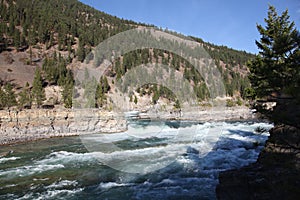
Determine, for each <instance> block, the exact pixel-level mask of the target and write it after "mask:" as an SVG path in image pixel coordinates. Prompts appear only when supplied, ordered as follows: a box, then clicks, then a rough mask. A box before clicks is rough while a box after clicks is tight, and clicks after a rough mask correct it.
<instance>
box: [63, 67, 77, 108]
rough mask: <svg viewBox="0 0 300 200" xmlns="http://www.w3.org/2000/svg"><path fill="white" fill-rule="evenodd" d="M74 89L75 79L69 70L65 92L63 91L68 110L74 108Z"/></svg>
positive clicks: (64, 87) (64, 85) (65, 82)
mask: <svg viewBox="0 0 300 200" xmlns="http://www.w3.org/2000/svg"><path fill="white" fill-rule="evenodd" d="M73 88H74V79H73V75H72V72H71V71H70V70H69V71H68V73H67V75H66V77H65V81H64V84H63V91H62V96H63V102H64V106H65V107H66V108H72V99H73Z"/></svg>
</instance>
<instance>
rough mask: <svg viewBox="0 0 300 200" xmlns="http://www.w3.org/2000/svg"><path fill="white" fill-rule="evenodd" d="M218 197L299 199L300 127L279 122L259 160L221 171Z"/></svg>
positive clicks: (272, 130)
mask: <svg viewBox="0 0 300 200" xmlns="http://www.w3.org/2000/svg"><path fill="white" fill-rule="evenodd" d="M219 181H220V184H219V185H218V186H217V189H216V192H217V197H218V199H228V200H229V199H230V200H232V199H298V198H299V197H300V129H299V128H297V127H294V126H290V125H279V126H276V127H274V128H273V129H271V130H270V137H269V139H268V141H267V143H266V145H265V149H264V150H263V151H262V152H261V154H260V156H259V158H258V160H257V162H256V163H254V164H252V165H250V166H247V167H244V168H242V169H238V170H231V171H226V172H222V173H220V176H219Z"/></svg>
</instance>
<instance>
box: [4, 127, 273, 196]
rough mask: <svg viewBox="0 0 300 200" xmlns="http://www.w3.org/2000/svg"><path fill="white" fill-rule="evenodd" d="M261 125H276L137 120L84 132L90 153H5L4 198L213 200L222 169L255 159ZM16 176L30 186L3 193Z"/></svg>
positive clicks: (13, 185)
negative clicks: (123, 127) (107, 130)
mask: <svg viewBox="0 0 300 200" xmlns="http://www.w3.org/2000/svg"><path fill="white" fill-rule="evenodd" d="M257 127H263V128H266V129H269V128H271V127H272V125H271V124H265V123H241V122H240V123H238V122H237V123H222V122H218V123H204V124H194V125H190V126H183V127H182V128H180V129H176V128H172V127H170V126H167V125H165V124H150V125H149V126H140V125H139V124H134V125H132V126H131V127H130V129H129V131H127V132H125V133H115V134H96V135H89V136H86V137H84V138H81V139H82V141H83V144H84V145H85V147H86V148H87V149H88V150H90V151H88V152H77V151H76V149H70V148H69V147H68V146H67V147H64V148H57V149H55V150H54V151H52V152H48V153H46V154H41V155H39V156H32V157H31V160H25V161H23V160H24V158H23V156H19V155H18V156H15V155H10V156H11V157H2V158H0V164H6V165H8V167H5V168H3V169H2V168H1V165H0V199H1V198H4V199H23V200H24V199H78V198H79V197H80V198H83V197H84V198H85V197H86V198H88V197H89V199H111V198H112V199H118V198H120V197H123V196H122V195H125V194H128V195H129V194H130V196H127V197H124V199H168V198H175V197H176V199H187V198H189V199H193V198H195V197H197V198H201V199H214V198H215V196H214V195H215V194H214V189H215V186H216V185H217V183H218V173H219V172H220V171H224V170H228V169H234V168H240V167H242V166H245V165H248V164H250V163H253V162H255V161H256V159H257V156H258V154H259V152H260V151H261V150H262V148H263V145H264V142H265V140H266V139H267V137H268V133H267V132H264V133H255V129H256V128H257ZM58 141H59V140H58ZM43 145H44V144H43ZM43 148H44V147H43ZM49 148H51V146H49ZM46 149H47V148H46ZM41 153H42V152H41ZM21 161H22V162H21ZM18 162H20V164H19V165H15V166H14V165H12V166H11V167H9V165H10V164H13V163H18ZM114 169H116V170H114ZM68 172H70V173H71V175H68V176H67V175H66V174H68ZM127 172H130V173H127ZM19 178H25V179H26V180H27V181H28V182H29V183H26V184H28V188H29V190H28V191H27V192H26V193H25V194H24V193H23V191H22V192H21V191H20V193H21V195H20V194H19V195H17V194H15V193H7V194H5V195H4V196H3V195H2V196H1V194H2V193H1V190H3V191H5V190H7V189H11V188H12V189H16V190H17V188H18V187H20V184H23V183H22V182H21V183H19V182H18V181H17V180H18V179H19ZM14 180H16V181H15V182H14ZM30 180H31V181H30ZM6 181H8V182H7V184H5V182H6ZM87 186H89V187H87Z"/></svg>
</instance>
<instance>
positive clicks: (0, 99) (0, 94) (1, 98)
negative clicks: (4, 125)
mask: <svg viewBox="0 0 300 200" xmlns="http://www.w3.org/2000/svg"><path fill="white" fill-rule="evenodd" d="M5 105H6V103H5V92H4V91H3V90H2V87H1V86H0V110H2V109H3V108H4V107H5Z"/></svg>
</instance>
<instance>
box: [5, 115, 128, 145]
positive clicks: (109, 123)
mask: <svg viewBox="0 0 300 200" xmlns="http://www.w3.org/2000/svg"><path fill="white" fill-rule="evenodd" d="M126 126H127V124H126V120H125V119H124V118H122V117H118V116H117V115H116V114H115V113H112V112H106V111H101V110H99V109H78V110H73V109H70V110H68V109H61V110H59V109H49V110H47V109H32V110H23V111H17V110H2V111H0V145H1V144H2V145H3V144H11V143H16V142H24V141H31V140H37V139H42V138H50V137H63V136H75V135H81V134H89V133H99V132H107V133H109V132H120V131H125V130H126V128H127V127H126Z"/></svg>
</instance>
